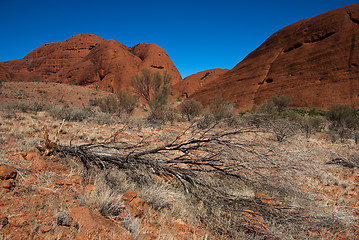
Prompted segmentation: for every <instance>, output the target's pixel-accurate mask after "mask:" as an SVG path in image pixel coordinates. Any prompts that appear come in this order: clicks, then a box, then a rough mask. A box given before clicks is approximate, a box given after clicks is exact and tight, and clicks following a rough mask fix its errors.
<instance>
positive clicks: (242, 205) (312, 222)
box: [54, 125, 347, 239]
mask: <svg viewBox="0 0 359 240" xmlns="http://www.w3.org/2000/svg"><path fill="white" fill-rule="evenodd" d="M124 131H125V127H124V128H122V129H120V130H118V131H117V132H116V133H115V134H114V135H112V136H111V137H109V138H108V139H106V140H104V141H103V142H96V143H88V144H81V145H75V146H72V145H69V146H64V145H56V146H55V147H54V152H55V153H57V154H63V155H65V156H75V157H76V158H78V159H79V161H80V162H81V163H82V164H83V166H84V168H85V169H86V170H87V171H92V170H93V169H99V170H105V169H113V168H115V169H122V170H125V171H126V172H127V174H128V176H129V177H131V178H132V179H133V180H134V181H136V182H137V183H138V184H139V185H141V186H146V185H150V184H153V183H154V181H155V179H156V178H154V176H155V175H157V176H159V177H160V178H161V179H164V180H166V181H168V182H169V183H170V184H172V185H173V186H174V187H176V188H181V189H183V191H184V192H185V193H187V196H188V198H189V199H191V201H192V202H194V203H195V204H198V206H203V209H205V214H204V213H201V214H200V215H199V216H198V217H199V219H200V220H201V222H202V223H203V224H204V225H206V226H207V227H208V228H210V229H211V230H213V232H215V233H216V234H219V235H221V236H225V237H233V238H236V237H238V236H239V235H238V234H240V233H243V232H245V233H246V234H250V235H252V236H259V237H260V238H262V237H272V238H281V239H283V238H284V237H286V236H297V235H298V234H301V235H302V236H303V237H304V236H307V237H310V234H311V233H312V232H314V231H317V230H318V229H319V228H320V229H326V230H329V231H333V229H334V231H335V229H337V230H338V229H342V228H343V227H347V226H346V225H345V224H344V223H343V222H344V221H341V218H342V215H340V213H339V212H336V213H327V212H326V211H324V210H323V209H324V208H321V207H320V206H318V205H317V202H316V201H315V200H314V197H313V196H311V195H310V194H308V193H304V192H303V191H301V190H300V189H299V188H298V185H299V184H298V182H296V180H295V176H298V175H299V174H301V173H304V172H305V171H306V170H305V169H304V167H303V164H302V163H300V162H297V163H294V162H290V161H289V160H288V159H287V158H285V157H284V158H283V157H281V154H280V153H277V152H276V151H275V149H273V147H272V146H269V145H266V144H265V141H262V138H263V136H264V134H265V133H263V132H259V131H258V130H253V128H250V127H244V126H242V127H238V128H237V129H235V130H232V131H223V130H220V129H219V128H216V127H215V126H211V127H209V128H207V129H200V130H199V129H198V128H196V126H195V125H191V126H190V127H189V128H188V129H186V130H185V131H183V132H182V133H181V134H179V135H178V136H176V137H175V138H174V139H172V140H171V141H170V142H168V143H165V144H163V145H160V146H154V143H153V142H151V139H150V138H143V139H142V140H141V141H140V142H138V143H131V142H129V141H125V139H124V138H122V137H121V135H122V134H123V133H124ZM256 193H263V194H267V195H269V196H271V197H273V198H275V199H276V200H275V201H274V200H272V201H271V202H270V203H269V204H268V202H265V201H262V200H260V199H258V195H256ZM251 219H252V220H251ZM267 226H271V227H270V228H268V227H267ZM273 226H275V227H273ZM338 231H339V230H338ZM303 234H304V235H303ZM304 238H305V237H304Z"/></svg>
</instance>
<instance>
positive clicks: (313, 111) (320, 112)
mask: <svg viewBox="0 0 359 240" xmlns="http://www.w3.org/2000/svg"><path fill="white" fill-rule="evenodd" d="M308 113H309V116H313V117H314V116H326V115H327V112H326V111H324V110H320V109H317V108H316V107H311V108H310V110H309V112H308Z"/></svg>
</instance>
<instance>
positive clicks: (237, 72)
mask: <svg viewBox="0 0 359 240" xmlns="http://www.w3.org/2000/svg"><path fill="white" fill-rule="evenodd" d="M358 77H359V4H353V5H350V6H347V7H343V8H339V9H336V10H333V11H329V12H326V13H323V14H321V15H318V16H316V17H313V18H309V19H305V20H302V21H299V22H296V23H294V24H292V25H290V26H287V27H285V28H283V29H281V30H279V31H278V32H276V33H274V34H273V35H272V36H271V37H269V38H268V39H267V40H266V41H265V42H264V43H263V44H262V45H261V46H259V47H258V48H257V49H256V50H254V51H253V52H252V53H250V54H249V55H248V56H247V57H246V58H245V59H244V60H243V61H241V62H240V63H239V64H237V65H236V66H235V67H234V68H233V69H231V70H230V71H228V72H227V73H225V74H223V75H222V76H221V77H219V78H218V79H216V81H212V82H210V83H208V84H207V85H206V86H204V87H203V88H202V89H201V90H200V91H198V92H197V93H195V94H194V98H196V99H199V100H201V101H203V102H205V103H208V102H209V101H211V100H212V99H213V96H215V95H217V94H219V95H222V96H223V98H224V99H225V100H227V101H232V102H234V103H236V105H237V106H238V107H239V108H240V109H241V110H246V109H249V108H251V107H252V105H253V104H260V103H261V102H263V101H264V100H266V99H269V98H270V97H271V96H272V95H274V94H278V95H287V96H290V97H292V99H293V104H294V106H296V107H303V106H310V105H313V106H317V107H321V108H327V107H329V106H330V105H331V104H335V103H339V104H348V105H353V106H356V107H358V106H359V81H358Z"/></svg>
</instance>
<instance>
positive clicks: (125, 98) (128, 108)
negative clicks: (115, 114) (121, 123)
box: [117, 91, 138, 114]
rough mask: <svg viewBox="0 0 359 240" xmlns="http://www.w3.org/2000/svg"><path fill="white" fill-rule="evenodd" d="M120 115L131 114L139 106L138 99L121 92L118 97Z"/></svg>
mask: <svg viewBox="0 0 359 240" xmlns="http://www.w3.org/2000/svg"><path fill="white" fill-rule="evenodd" d="M117 98H118V106H119V113H120V114H121V113H122V112H125V113H127V114H131V113H132V112H133V110H135V108H136V107H137V105H138V99H137V97H136V96H133V95H130V94H128V93H126V92H123V91H120V92H119V93H118V95H117Z"/></svg>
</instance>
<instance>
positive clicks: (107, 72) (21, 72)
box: [0, 34, 182, 92]
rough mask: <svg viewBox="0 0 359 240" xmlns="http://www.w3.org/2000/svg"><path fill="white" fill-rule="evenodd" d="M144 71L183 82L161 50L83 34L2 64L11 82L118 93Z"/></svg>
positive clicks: (2, 71) (1, 70) (0, 73)
mask: <svg viewBox="0 0 359 240" xmlns="http://www.w3.org/2000/svg"><path fill="white" fill-rule="evenodd" d="M142 69H149V70H151V71H155V72H160V73H163V72H165V71H167V73H168V74H170V75H172V77H173V83H174V84H175V83H177V82H178V81H180V80H181V79H182V78H181V75H180V73H179V72H178V70H177V68H176V67H175V65H174V64H173V62H172V61H171V59H170V58H169V56H168V55H167V53H166V52H165V51H164V50H163V49H162V48H161V47H159V46H157V45H155V44H149V43H140V44H137V45H136V46H134V47H133V48H128V47H126V46H125V45H123V44H121V43H119V42H117V41H115V40H104V39H102V38H100V37H98V36H96V35H93V34H80V35H75V36H72V37H71V38H69V39H67V40H65V41H63V42H61V43H48V44H45V45H43V46H41V47H39V48H37V49H35V50H33V51H32V52H30V53H29V54H28V55H26V56H25V57H24V58H23V59H19V60H13V61H6V62H1V63H0V76H2V77H3V78H4V79H6V80H8V81H11V80H24V81H37V80H42V81H44V80H48V81H57V82H63V83H72V84H80V85H85V86H92V87H96V88H100V89H103V90H110V91H113V92H116V91H118V90H119V89H122V90H128V89H129V88H130V81H131V79H132V78H133V77H134V76H135V75H136V74H140V73H141V70H142ZM9 73H11V74H10V75H9ZM10 78H11V79H10Z"/></svg>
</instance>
